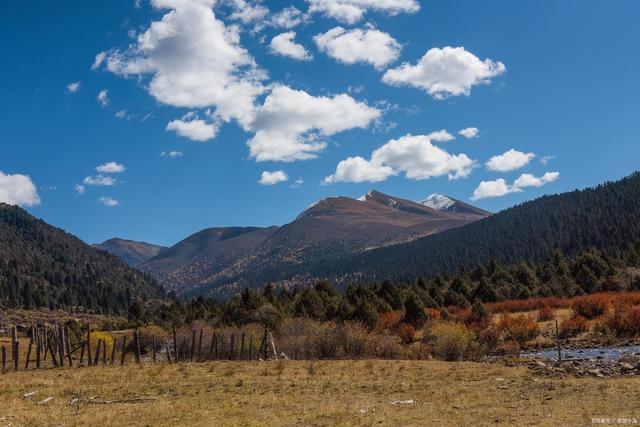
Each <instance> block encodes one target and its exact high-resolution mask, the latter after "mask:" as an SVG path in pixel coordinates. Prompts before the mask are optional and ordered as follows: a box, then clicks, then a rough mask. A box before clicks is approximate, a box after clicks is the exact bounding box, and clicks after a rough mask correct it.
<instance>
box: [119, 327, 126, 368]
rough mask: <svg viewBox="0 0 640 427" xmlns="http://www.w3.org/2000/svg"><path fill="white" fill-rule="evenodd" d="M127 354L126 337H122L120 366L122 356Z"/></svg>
mask: <svg viewBox="0 0 640 427" xmlns="http://www.w3.org/2000/svg"><path fill="white" fill-rule="evenodd" d="M126 352H127V336H126V335H123V336H122V355H121V356H120V366H124V356H125V354H126Z"/></svg>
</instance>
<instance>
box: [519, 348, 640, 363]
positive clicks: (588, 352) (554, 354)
mask: <svg viewBox="0 0 640 427" xmlns="http://www.w3.org/2000/svg"><path fill="white" fill-rule="evenodd" d="M522 355H523V356H528V357H534V358H539V359H555V360H557V359H558V349H547V350H541V351H533V352H526V353H522ZM622 355H631V356H633V355H640V345H634V346H624V347H593V348H575V349H570V348H569V349H562V359H563V360H579V359H606V360H618V359H620V356H622Z"/></svg>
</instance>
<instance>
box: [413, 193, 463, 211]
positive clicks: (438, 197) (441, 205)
mask: <svg viewBox="0 0 640 427" xmlns="http://www.w3.org/2000/svg"><path fill="white" fill-rule="evenodd" d="M419 203H420V204H421V205H423V206H426V207H428V208H431V209H436V210H439V211H446V210H447V209H449V208H450V207H451V206H453V205H454V204H455V203H456V202H455V200H452V199H450V198H448V197H447V196H443V195H442V194H432V195H430V196H429V197H427V198H426V199H424V200H423V201H421V202H419Z"/></svg>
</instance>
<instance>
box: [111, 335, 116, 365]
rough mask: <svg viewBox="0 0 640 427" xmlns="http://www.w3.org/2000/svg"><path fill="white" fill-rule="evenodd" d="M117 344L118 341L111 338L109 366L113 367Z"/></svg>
mask: <svg viewBox="0 0 640 427" xmlns="http://www.w3.org/2000/svg"><path fill="white" fill-rule="evenodd" d="M117 343H118V340H117V339H116V338H115V337H113V347H112V348H111V366H113V364H114V363H116V344H117Z"/></svg>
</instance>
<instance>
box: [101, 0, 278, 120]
mask: <svg viewBox="0 0 640 427" xmlns="http://www.w3.org/2000/svg"><path fill="white" fill-rule="evenodd" d="M215 3H216V1H215V0H192V1H185V0H151V4H152V6H154V7H155V8H156V9H171V10H170V11H169V12H167V13H166V14H165V15H164V16H163V17H162V18H161V19H160V20H158V21H155V22H153V23H152V24H151V25H150V27H149V28H148V29H147V30H146V31H145V32H143V33H142V34H140V35H139V36H138V38H137V40H136V43H134V44H133V45H131V46H130V47H129V48H128V49H126V50H124V51H121V50H111V51H109V52H108V54H107V56H106V60H105V63H106V68H107V70H109V71H111V72H113V73H116V74H118V75H121V76H125V77H127V76H132V75H133V76H150V81H149V82H148V84H147V88H148V91H149V93H150V94H151V95H152V96H153V97H155V98H156V99H157V100H158V101H159V102H161V103H163V104H167V105H171V106H175V107H187V108H205V107H210V106H213V107H215V114H216V115H217V116H218V117H220V118H221V119H222V120H224V121H229V120H231V119H234V118H236V119H239V120H244V121H248V120H250V118H251V114H252V112H253V106H254V100H255V98H256V97H257V96H258V95H260V94H262V93H263V91H264V87H263V85H262V83H261V82H262V80H264V79H265V78H266V74H265V73H264V72H263V71H262V70H260V69H259V68H258V67H257V66H256V64H255V61H254V59H253V58H252V57H251V55H250V54H249V52H247V50H246V49H244V48H243V47H242V46H241V45H240V33H239V29H238V28H237V27H235V26H230V27H227V26H225V24H224V23H223V22H222V21H220V20H219V19H217V18H216V16H215V14H214V12H213V6H214V5H215Z"/></svg>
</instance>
